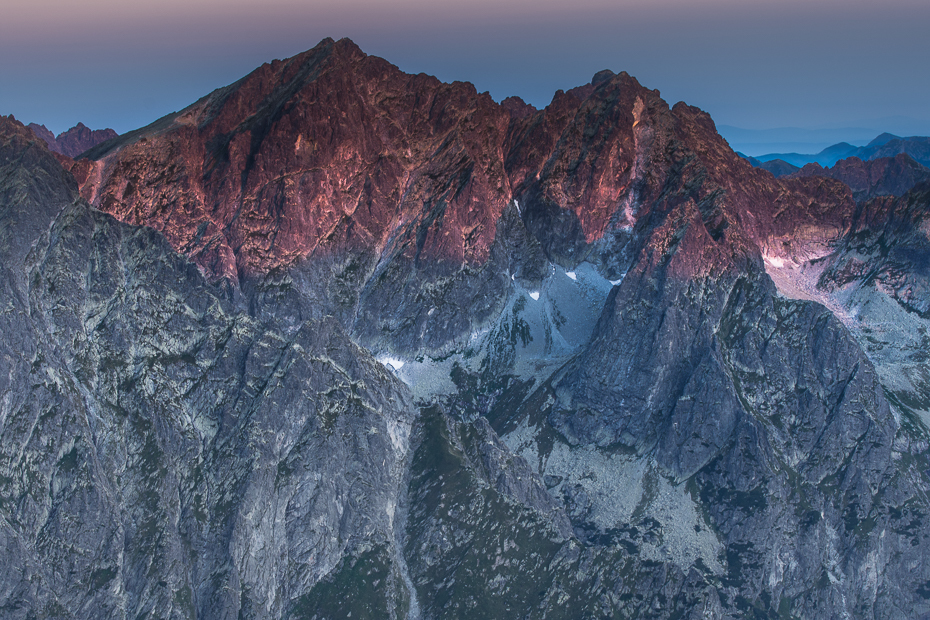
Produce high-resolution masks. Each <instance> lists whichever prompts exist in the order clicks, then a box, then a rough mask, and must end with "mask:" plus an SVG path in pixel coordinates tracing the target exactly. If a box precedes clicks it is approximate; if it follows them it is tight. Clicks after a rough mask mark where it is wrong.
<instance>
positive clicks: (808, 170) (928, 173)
mask: <svg viewBox="0 0 930 620" xmlns="http://www.w3.org/2000/svg"><path fill="white" fill-rule="evenodd" d="M776 176H777V175H776ZM793 176H795V177H811V176H821V177H829V178H831V179H836V180H837V181H842V182H843V183H845V184H846V185H848V186H849V188H850V189H851V190H852V192H853V197H854V198H855V199H856V200H857V201H862V200H868V199H870V198H876V197H878V196H901V195H903V194H905V193H907V192H908V191H909V190H910V189H911V188H912V187H914V186H915V185H917V184H918V183H921V182H922V181H926V180H928V179H930V168H927V167H926V166H922V165H921V164H919V163H917V162H916V161H914V160H913V159H911V157H910V156H909V155H907V154H905V153H900V154H898V155H895V156H894V157H880V158H878V159H871V160H867V161H863V160H861V159H859V158H858V157H849V158H847V159H843V160H840V161H838V162H837V163H836V164H834V166H833V167H832V168H823V167H821V166H820V165H819V164H807V165H806V166H804V167H803V168H801V170H799V171H796V172H795V173H794V175H793Z"/></svg>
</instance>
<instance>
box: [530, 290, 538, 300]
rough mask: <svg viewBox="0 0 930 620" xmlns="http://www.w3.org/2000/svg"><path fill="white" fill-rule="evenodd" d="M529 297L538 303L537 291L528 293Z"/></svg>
mask: <svg viewBox="0 0 930 620" xmlns="http://www.w3.org/2000/svg"><path fill="white" fill-rule="evenodd" d="M530 297H532V298H533V301H539V291H533V292H532V293H530Z"/></svg>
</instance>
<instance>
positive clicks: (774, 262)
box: [763, 256, 785, 269]
mask: <svg viewBox="0 0 930 620" xmlns="http://www.w3.org/2000/svg"><path fill="white" fill-rule="evenodd" d="M763 258H764V259H765V262H766V263H768V264H769V265H771V266H772V267H774V268H775V269H781V268H782V267H784V266H785V261H784V260H782V259H781V258H779V257H777V256H763Z"/></svg>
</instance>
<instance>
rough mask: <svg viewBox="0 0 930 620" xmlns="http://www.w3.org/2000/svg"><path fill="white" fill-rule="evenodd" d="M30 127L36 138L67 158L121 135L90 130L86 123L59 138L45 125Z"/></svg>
mask: <svg viewBox="0 0 930 620" xmlns="http://www.w3.org/2000/svg"><path fill="white" fill-rule="evenodd" d="M28 127H29V129H31V130H32V133H34V134H35V135H36V137H38V138H41V139H42V140H44V141H45V143H46V144H47V145H48V148H49V150H51V151H53V152H55V153H60V154H61V155H65V156H67V157H77V156H78V155H80V154H81V153H83V152H84V151H87V150H88V149H91V148H93V147H95V146H97V145H98V144H100V143H101V142H106V141H107V140H110V139H112V138H115V137H116V136H118V135H119V134H117V133H116V132H115V131H113V130H112V129H90V128H88V127H87V126H86V125H85V124H84V123H78V124H77V125H75V126H74V127H72V128H71V129H69V130H68V131H64V132H62V133H60V134H58V136H57V137H56V136H55V134H53V133H52V132H51V131H49V130H48V128H47V127H46V126H45V125H37V124H35V123H29V125H28Z"/></svg>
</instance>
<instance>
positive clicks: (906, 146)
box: [741, 133, 930, 175]
mask: <svg viewBox="0 0 930 620" xmlns="http://www.w3.org/2000/svg"><path fill="white" fill-rule="evenodd" d="M902 153H903V154H906V155H908V156H909V157H910V158H911V159H913V160H914V161H916V162H917V163H919V164H921V165H922V166H930V138H928V137H921V136H911V137H909V138H901V137H898V136H895V135H892V134H890V133H883V134H881V135H879V136H878V137H876V138H875V139H874V140H872V141H871V142H869V143H868V144H867V145H865V146H853V145H852V144H849V143H848V142H840V143H837V144H834V145H832V146H828V147H827V148H825V149H823V150H822V151H820V152H819V153H815V154H807V155H805V154H801V153H769V154H768V155H758V156H756V157H750V156H748V155H742V153H741V155H742V156H743V157H745V158H746V159H748V160H749V161H750V163H752V165H753V166H756V167H762V168H766V169H767V170H769V171H770V172H772V173H773V174H776V173H778V174H779V175H780V174H790V173H791V172H796V171H797V170H798V169H800V168H802V167H803V166H806V165H807V164H818V165H820V166H823V167H827V168H829V167H831V166H833V165H834V164H836V163H837V162H838V161H840V160H842V159H847V158H850V157H856V158H859V159H861V160H863V161H870V160H873V159H880V158H886V157H894V156H896V155H900V154H902Z"/></svg>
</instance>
